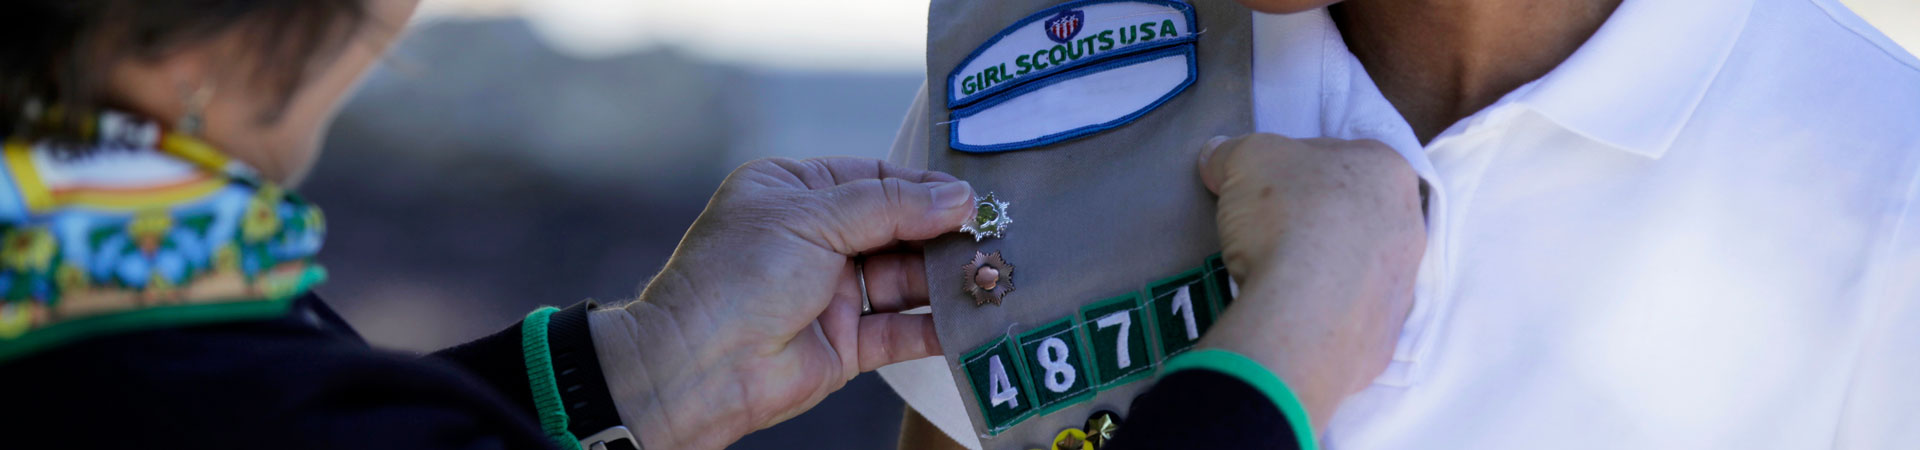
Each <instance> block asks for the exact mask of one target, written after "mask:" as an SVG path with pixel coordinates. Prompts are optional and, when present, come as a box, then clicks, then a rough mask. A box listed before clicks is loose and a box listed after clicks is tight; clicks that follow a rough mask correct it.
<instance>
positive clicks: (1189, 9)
mask: <svg viewBox="0 0 1920 450" xmlns="http://www.w3.org/2000/svg"><path fill="white" fill-rule="evenodd" d="M1106 3H1149V4H1156V5H1161V6H1166V7H1171V8H1173V9H1176V10H1179V11H1180V13H1181V14H1183V15H1185V16H1187V30H1188V31H1191V32H1192V33H1191V34H1189V35H1187V36H1182V37H1179V38H1174V39H1168V40H1166V41H1164V42H1156V43H1153V44H1147V45H1139V46H1135V48H1131V49H1126V50H1122V51H1119V52H1115V53H1114V54H1111V55H1105V56H1101V57H1098V58H1087V59H1083V60H1080V61H1074V62H1070V63H1066V64H1061V65H1056V66H1053V67H1050V68H1047V69H1046V70H1042V71H1039V72H1029V73H1028V74H1027V75H1023V76H1024V77H1027V79H1026V80H1023V81H1016V82H1013V83H1008V84H1002V85H998V86H994V87H990V88H987V89H986V90H982V91H980V92H976V93H973V94H972V95H969V96H967V97H965V99H967V101H965V102H962V101H961V99H962V97H956V96H955V95H956V94H955V93H954V92H953V82H954V80H955V79H958V78H959V77H960V69H963V68H966V67H967V64H970V63H973V60H975V59H979V58H980V54H981V53H984V52H986V51H987V49H988V48H991V47H993V44H998V43H1000V39H1001V38H1004V37H1007V35H1009V34H1013V31H1014V30H1018V29H1020V28H1021V27H1025V26H1027V25H1028V24H1032V23H1034V22H1036V21H1041V20H1046V19H1047V18H1049V17H1053V15H1054V14H1058V13H1059V12H1060V11H1065V10H1068V9H1073V8H1080V7H1085V6H1089V5H1099V4H1106ZM1199 40H1200V25H1199V22H1198V21H1197V20H1196V19H1194V13H1193V5H1189V4H1187V3H1186V2H1184V1H1179V0H1079V1H1073V2H1067V3H1062V4H1059V5H1055V6H1054V7H1052V8H1047V9H1043V10H1040V12H1037V13H1033V14H1032V15H1029V16H1027V17H1025V18H1022V19H1020V20H1017V21H1014V22H1013V25H1008V26H1007V27H1006V28H1005V29H1002V30H1000V32H999V33H995V34H994V35H993V37H991V38H988V39H987V41H986V42H985V43H982V44H980V46H979V47H976V48H974V49H973V53H969V54H967V58H966V59H962V60H960V64H958V65H955V66H954V67H953V70H950V71H948V72H947V109H954V108H959V107H961V106H966V105H968V104H972V103H978V102H980V101H982V100H986V99H988V98H990V97H993V96H994V94H997V93H999V92H1001V91H1005V90H1008V89H1013V88H1016V87H1020V86H1023V85H1026V84H1029V83H1033V82H1035V81H1039V80H1041V79H1043V78H1047V77H1048V76H1051V75H1048V72H1055V73H1065V72H1068V71H1072V70H1073V69H1076V68H1079V67H1080V66H1085V65H1089V64H1093V63H1096V62H1103V61H1106V60H1108V59H1110V58H1116V57H1120V56H1125V55H1130V54H1137V53H1141V52H1147V51H1151V50H1155V49H1159V48H1162V47H1170V46H1175V45H1180V44H1190V43H1193V42H1196V41H1199Z"/></svg>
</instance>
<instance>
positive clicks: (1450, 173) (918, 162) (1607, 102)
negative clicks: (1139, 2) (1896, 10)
mask: <svg viewBox="0 0 1920 450" xmlns="http://www.w3.org/2000/svg"><path fill="white" fill-rule="evenodd" d="M1254 28H1255V31H1254V36H1253V37H1254V44H1255V45H1254V80H1253V81H1254V86H1253V96H1254V98H1253V105H1254V109H1255V124H1256V127H1257V128H1258V129H1259V130H1260V131H1265V132H1272V133H1278V134H1283V135H1287V136H1293V137H1316V136H1327V137H1336V138H1347V139H1359V138H1370V139H1377V140H1380V141H1382V142H1385V143H1387V144H1388V145H1390V146H1392V147H1394V148H1395V149H1396V150H1399V151H1400V153H1401V154H1402V155H1404V156H1406V157H1407V159H1408V161H1409V162H1410V163H1411V164H1412V165H1413V167H1414V168H1415V170H1416V171H1417V172H1418V173H1420V175H1421V176H1422V177H1423V178H1425V179H1426V180H1427V181H1428V182H1429V183H1430V184H1431V185H1432V191H1431V195H1432V197H1431V198H1430V199H1429V202H1430V203H1429V211H1428V213H1429V218H1428V219H1429V224H1430V229H1429V233H1430V237H1429V246H1428V248H1427V252H1426V258H1425V260H1424V261H1423V262H1422V264H1421V267H1420V274H1419V278H1418V281H1417V282H1416V286H1415V289H1416V292H1415V298H1416V306H1415V307H1414V309H1413V312H1412V314H1411V315H1410V317H1409V318H1408V319H1407V323H1406V326H1405V329H1404V331H1403V334H1402V336H1401V339H1400V342H1399V347H1398V349H1397V350H1396V352H1395V355H1394V362H1393V363H1392V364H1391V366H1390V367H1389V368H1388V370H1387V372H1386V373H1385V374H1383V375H1382V376H1381V377H1380V378H1379V379H1378V380H1376V381H1375V383H1374V384H1373V385H1372V386H1371V387H1369V388H1368V389H1367V390H1365V391H1364V392H1362V393H1360V394H1359V395H1356V396H1354V397H1352V398H1350V399H1348V400H1347V402H1346V403H1344V404H1343V405H1342V406H1341V407H1340V409H1339V411H1338V412H1337V413H1336V415H1335V417H1334V418H1333V420H1332V423H1329V424H1326V428H1325V429H1326V430H1327V431H1326V434H1325V435H1324V436H1322V438H1323V442H1325V443H1326V444H1327V446H1329V447H1331V448H1474V449H1485V448H1525V449H1540V448H1552V449H1568V448H1687V449H1693V448H1770V449H1771V448H1829V447H1835V446H1839V447H1846V448H1912V447H1916V446H1920V207H1915V206H1913V205H1912V204H1913V203H1915V198H1916V197H1917V196H1920V177H1916V174H1920V61H1917V60H1916V59H1915V58H1914V57H1913V56H1911V55H1909V54H1907V53H1905V52H1904V51H1902V50H1901V49H1900V48H1899V47H1898V46H1896V45H1894V44H1893V43H1892V42H1891V41H1889V40H1888V39H1886V38H1885V37H1883V36H1882V35H1881V34H1880V33H1878V32H1877V31H1875V30H1874V29H1872V28H1871V27H1870V26H1868V25H1867V24H1866V22H1865V21H1863V20H1861V19H1860V18H1859V17H1856V16H1854V15H1853V13H1851V12H1850V11H1848V10H1847V9H1846V8H1844V7H1843V6H1841V5H1840V4H1839V3H1838V2H1836V1H1834V0H1627V1H1625V2H1624V4H1622V5H1621V6H1620V8H1619V10H1618V11H1616V12H1615V13H1614V15H1613V16H1612V17H1611V18H1609V19H1608V21H1607V23H1606V24H1605V25H1604V26H1602V27H1601V28H1600V30H1599V31H1598V32H1597V33H1596V34H1595V35H1594V36H1593V38H1592V39H1590V40H1589V41H1588V42H1587V43H1586V44H1585V45H1583V46H1581V47H1580V49H1579V50H1578V51H1576V52H1575V53H1574V54H1573V55H1572V57H1570V58H1569V59H1568V60H1567V61H1566V62H1564V63H1562V64H1561V65H1560V66H1559V67H1557V68H1555V69H1554V70H1553V71H1552V72H1551V73H1549V74H1547V75H1546V76H1545V77H1542V78H1541V79H1539V80H1536V81H1534V82H1532V83H1529V84H1527V85H1525V86H1522V87H1520V88H1519V89H1517V90H1515V91H1514V92H1512V93H1510V94H1508V95H1506V96H1505V97H1504V98H1502V99H1500V100H1499V101H1498V102H1496V103H1495V104H1493V105H1492V106H1488V107H1487V108H1485V109H1484V110H1481V111H1479V112H1477V113H1475V114H1473V115H1472V116H1470V117H1468V118H1467V119H1465V120H1462V121H1460V122H1459V123H1457V124H1454V125H1453V126H1452V127H1450V128H1448V129H1447V130H1446V131H1445V132H1443V133H1441V134H1440V136H1439V137H1437V138H1435V139H1434V140H1433V141H1432V142H1431V143H1429V144H1427V145H1421V144H1420V143H1419V141H1418V140H1417V139H1416V138H1415V137H1414V135H1413V132H1412V129H1411V128H1410V127H1409V126H1408V125H1407V123H1406V120H1405V119H1403V118H1402V117H1401V116H1400V115H1399V114H1398V112H1396V111H1395V109H1394V108H1393V106H1392V105H1391V104H1390V103H1388V102H1387V101H1386V100H1385V98H1383V97H1382V96H1381V95H1380V92H1379V90H1378V88H1377V87H1376V86H1375V85H1374V83H1373V81H1372V80H1371V79H1370V78H1369V77H1368V76H1367V74H1366V70H1365V68H1363V67H1362V66H1361V65H1360V64H1359V61H1358V60H1356V59H1355V58H1354V57H1353V55H1352V54H1351V53H1349V52H1348V51H1347V48H1346V46H1345V44H1344V43H1343V41H1342V39H1341V37H1340V32H1339V30H1338V29H1337V28H1335V26H1334V24H1333V22H1332V21H1331V20H1330V19H1329V18H1328V16H1327V14H1326V12H1325V11H1324V10H1317V11H1312V12H1306V13H1300V14H1292V15H1265V14H1256V15H1255V18H1254ZM924 108H926V105H925V102H924V99H921V100H919V101H916V103H915V106H914V110H913V111H911V112H909V115H908V119H907V122H906V123H905V124H903V126H902V129H901V136H900V138H899V139H898V140H897V141H896V143H895V145H894V149H893V155H894V160H895V161H896V162H899V163H902V164H907V165H911V166H918V167H925V165H926V160H925V155H926V142H927V135H926V133H927V131H928V127H930V126H931V125H930V124H928V123H926V120H925V115H924V114H923V111H924ZM1229 313H1231V311H1229ZM881 374H882V375H883V376H884V377H885V378H886V380H887V381H888V383H889V384H891V385H893V387H894V389H895V390H896V391H898V392H899V393H900V394H901V396H902V397H903V398H905V399H906V401H907V402H908V403H909V404H910V405H911V406H912V407H913V408H914V409H915V410H916V411H919V412H921V413H922V414H924V415H926V416H927V417H928V418H929V419H930V420H932V421H933V422H934V424H935V425H937V426H938V427H940V429H942V430H944V431H946V432H947V433H948V434H949V435H951V436H953V437H955V439H956V440H958V441H960V442H961V443H962V444H965V445H968V446H970V447H974V448H978V445H979V444H978V440H977V439H976V438H974V437H973V433H972V430H971V425H970V424H969V422H968V420H967V417H966V415H965V410H964V409H963V408H962V407H961V405H960V403H959V402H960V396H959V389H958V388H957V387H955V386H954V383H953V378H952V377H951V375H949V374H948V373H947V370H946V366H945V363H944V362H943V361H941V360H940V359H938V358H930V359H926V360H921V361H914V362H910V363H905V364H898V365H894V366H889V367H886V368H882V369H881ZM1316 425H1318V424H1316Z"/></svg>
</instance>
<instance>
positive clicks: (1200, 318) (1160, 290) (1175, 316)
mask: <svg viewBox="0 0 1920 450" xmlns="http://www.w3.org/2000/svg"><path fill="white" fill-rule="evenodd" d="M1206 279H1207V277H1206V274H1205V273H1204V272H1202V271H1201V269H1198V268H1195V269H1191V270H1188V271H1186V272H1181V273H1180V274H1179V275H1175V276H1173V277H1172V278H1167V279H1165V280H1160V281H1159V282H1156V283H1154V284H1152V285H1149V286H1147V305H1148V306H1149V307H1150V309H1151V310H1152V311H1153V312H1152V316H1153V326H1154V328H1156V329H1157V330H1158V331H1159V336H1158V337H1159V338H1160V354H1161V355H1163V357H1165V356H1173V354H1175V353H1179V352H1182V351H1185V350H1186V349H1189V348H1193V344H1194V343H1196V342H1200V336H1201V335H1202V334H1204V333H1206V332H1207V328H1209V327H1212V326H1213V314H1214V308H1213V301H1212V300H1210V297H1209V296H1208V294H1207V284H1206Z"/></svg>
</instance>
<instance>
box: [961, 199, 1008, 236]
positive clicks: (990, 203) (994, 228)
mask: <svg viewBox="0 0 1920 450" xmlns="http://www.w3.org/2000/svg"><path fill="white" fill-rule="evenodd" d="M973 200H974V206H973V218H971V219H968V220H967V223H965V224H961V225H960V231H965V232H967V233H968V234H972V235H973V241H974V242H980V240H981V239H986V238H989V237H1001V236H1003V235H1004V234H1005V233H1006V231H1007V224H1011V223H1013V217H1010V216H1007V206H1008V205H1007V202H1003V201H1000V200H999V199H996V198H993V193H991V192H989V193H987V196H985V197H974V199H973Z"/></svg>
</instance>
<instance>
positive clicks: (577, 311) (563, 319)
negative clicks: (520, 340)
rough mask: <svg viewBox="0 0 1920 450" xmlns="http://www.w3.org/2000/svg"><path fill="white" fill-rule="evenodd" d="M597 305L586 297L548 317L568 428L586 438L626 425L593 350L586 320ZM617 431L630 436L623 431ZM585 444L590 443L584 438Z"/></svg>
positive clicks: (624, 445) (619, 442) (617, 444)
mask: <svg viewBox="0 0 1920 450" xmlns="http://www.w3.org/2000/svg"><path fill="white" fill-rule="evenodd" d="M598 307H599V305H596V304H594V303H593V301H592V300H586V301H582V302H580V303H575V304H574V305H573V306H568V307H566V309H562V310H560V311H558V312H555V313H553V316H551V317H550V318H548V319H547V347H548V350H549V351H550V352H552V355H553V378H554V382H555V384H556V385H557V387H558V388H559V390H560V401H561V403H562V404H563V405H564V407H565V408H566V411H567V431H568V432H569V433H572V434H573V435H574V436H575V437H576V438H580V439H582V440H583V441H584V440H586V438H588V437H591V436H604V435H606V434H608V433H605V432H607V431H608V430H612V429H615V428H620V427H622V426H623V424H622V423H621V422H620V412H619V410H617V409H615V408H614V405H613V393H612V392H611V391H610V390H608V389H607V377H606V375H605V374H604V372H603V371H602V370H601V369H600V356H599V354H597V353H594V347H593V330H592V328H591V327H590V326H589V324H588V320H587V312H588V311H592V310H593V309H595V308H598ZM620 430H621V431H624V430H625V429H624V428H620ZM615 434H620V435H622V437H625V436H630V434H626V433H624V432H623V433H615ZM582 445H583V447H584V446H585V445H591V443H588V442H582ZM602 446H604V448H607V449H612V450H621V449H635V448H638V447H639V443H638V442H632V441H628V440H627V439H608V440H607V442H605V443H604V444H600V445H596V447H602Z"/></svg>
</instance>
